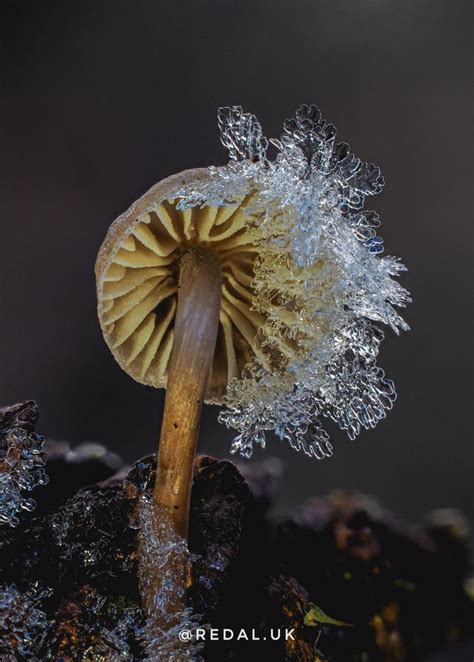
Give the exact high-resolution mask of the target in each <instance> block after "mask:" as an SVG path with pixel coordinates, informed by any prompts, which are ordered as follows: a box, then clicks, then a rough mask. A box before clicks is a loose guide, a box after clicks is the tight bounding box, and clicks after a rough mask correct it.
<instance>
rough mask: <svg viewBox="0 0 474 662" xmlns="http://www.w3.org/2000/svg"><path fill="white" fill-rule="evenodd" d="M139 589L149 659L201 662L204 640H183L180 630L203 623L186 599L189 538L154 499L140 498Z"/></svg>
mask: <svg viewBox="0 0 474 662" xmlns="http://www.w3.org/2000/svg"><path fill="white" fill-rule="evenodd" d="M139 523H140V528H139V540H140V568H139V577H140V591H141V594H142V596H144V601H145V611H146V613H147V618H146V623H145V626H144V627H143V629H142V632H141V637H140V638H141V640H142V643H143V646H144V648H145V650H146V652H147V657H146V660H148V661H149V662H153V661H154V660H157V661H158V660H169V661H170V662H172V661H174V662H184V661H185V660H188V661H189V662H191V661H192V662H198V661H199V660H201V659H202V658H201V657H200V655H199V651H200V650H201V648H202V646H203V644H202V643H201V642H200V641H195V640H194V639H192V638H191V639H190V640H189V641H187V640H186V641H181V638H180V637H179V636H178V635H179V633H180V632H182V631H186V632H190V633H193V632H194V631H195V629H196V627H201V628H202V627H203V626H202V625H201V624H200V623H199V620H198V617H197V616H194V615H193V613H192V609H191V608H186V609H182V607H181V605H182V604H183V603H185V602H186V596H185V588H184V582H183V572H184V573H185V572H186V569H185V566H186V564H187V562H188V550H187V545H186V541H185V540H184V539H183V538H181V537H180V536H178V535H177V534H176V533H175V532H174V529H173V527H172V526H171V525H170V523H169V522H168V520H167V519H166V517H165V515H164V513H162V512H160V511H159V510H158V507H157V505H156V504H155V502H154V501H153V499H152V498H151V497H150V496H148V495H142V496H141V497H140V499H139Z"/></svg>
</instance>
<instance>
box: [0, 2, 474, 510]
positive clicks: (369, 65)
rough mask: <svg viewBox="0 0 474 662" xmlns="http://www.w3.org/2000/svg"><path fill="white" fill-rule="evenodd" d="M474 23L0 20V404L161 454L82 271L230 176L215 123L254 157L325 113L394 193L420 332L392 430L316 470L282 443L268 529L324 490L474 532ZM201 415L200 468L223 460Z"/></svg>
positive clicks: (289, 9)
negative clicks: (151, 192) (179, 197)
mask: <svg viewBox="0 0 474 662" xmlns="http://www.w3.org/2000/svg"><path fill="white" fill-rule="evenodd" d="M471 6H472V5H471V3H469V2H467V1H465V2H462V1H461V2H459V1H456V0H449V1H448V0H445V1H443V2H441V1H439V0H397V1H396V2H390V1H389V0H345V1H342V0H326V1H324V2H322V1H318V0H287V1H286V2H285V1H283V0H252V1H247V0H240V1H232V0H179V1H175V2H168V3H165V2H159V1H154V0H134V1H133V2H122V1H117V0H108V1H107V2H104V1H103V0H87V1H79V0H76V2H51V1H44V0H43V1H41V2H40V1H36V2H9V1H5V0H3V1H2V2H0V7H1V14H2V16H1V17H0V24H1V27H0V38H1V43H0V48H1V50H0V67H1V94H2V103H1V108H0V113H1V144H0V152H1V156H0V163H1V169H2V172H1V178H0V190H1V194H0V201H1V202H0V206H1V217H0V218H1V230H2V231H1V262H0V279H1V280H0V311H1V312H0V315H1V321H0V324H1V326H0V329H1V333H0V401H2V402H4V403H12V402H14V401H17V400H21V399H25V398H35V399H37V400H38V402H39V404H40V409H41V420H40V430H41V431H42V432H44V433H46V434H47V435H49V436H52V437H55V438H64V439H68V440H70V441H71V442H73V443H77V442H79V441H83V440H97V441H102V442H105V443H107V444H109V445H110V446H111V447H112V448H113V449H115V450H117V451H118V452H120V453H121V454H122V455H123V456H124V457H125V458H126V459H127V460H128V461H132V460H134V459H136V458H138V457H140V456H141V455H142V454H144V453H147V452H150V451H152V450H154V448H155V445H156V441H157V438H158V430H159V421H160V416H161V408H162V394H161V393H158V392H154V391H153V390H152V389H148V388H145V387H143V386H141V385H139V384H137V383H135V382H133V381H132V380H131V379H130V378H129V377H128V376H127V375H126V374H125V373H123V372H122V371H121V370H120V368H119V367H118V365H116V363H115V362H114V360H113V358H112V356H111V354H110V353H109V351H108V349H107V347H106V345H105V344H104V342H103V340H102V337H101V333H100V330H99V325H98V322H97V319H96V313H95V291H94V273H93V266H94V260H95V256H96V253H97V250H98V248H99V245H100V243H101V241H102V239H103V237H104V235H105V232H106V229H107V227H108V225H109V224H110V223H111V222H112V220H113V219H114V218H115V217H116V216H117V215H118V214H119V213H121V212H122V211H123V210H125V209H126V208H127V207H128V206H129V205H130V204H131V203H132V202H133V201H134V200H135V199H136V198H137V197H138V196H139V195H141V194H142V193H143V192H144V191H145V190H146V189H147V188H148V187H149V186H151V185H152V184H153V183H155V182H156V181H157V180H159V179H161V178H163V177H165V176H167V175H170V174H172V173H175V172H178V171H180V170H182V169H185V168H188V167H193V166H205V165H209V164H211V163H216V164H220V163H223V162H224V161H225V158H226V156H225V153H224V151H223V150H222V149H221V148H220V145H219V139H218V133H217V128H216V120H215V115H216V108H217V106H218V105H229V104H242V105H243V106H244V107H245V108H246V109H247V110H250V111H252V112H254V113H256V115H257V116H258V117H259V119H260V120H261V122H262V123H263V126H264V130H265V131H266V133H267V135H272V136H275V135H278V134H279V131H280V127H281V124H282V122H283V119H284V118H285V117H287V116H289V115H291V113H292V112H293V110H294V108H295V107H296V106H297V105H299V104H301V103H305V102H306V103H317V104H318V105H319V106H320V107H321V109H322V111H323V113H324V115H325V116H326V117H327V118H328V119H329V120H331V121H333V122H334V123H335V124H336V126H337V127H338V129H339V136H340V138H341V139H343V140H347V141H348V142H350V144H351V146H352V148H353V150H354V151H355V153H356V154H357V155H359V156H361V157H362V158H363V159H365V160H368V161H375V162H377V163H378V164H379V165H380V166H381V167H382V171H383V173H384V175H385V178H386V181H387V186H386V189H385V192H384V193H383V194H382V195H381V196H379V197H378V198H376V199H374V201H373V203H374V207H375V208H376V209H377V210H378V211H379V212H380V214H381V216H382V221H383V231H382V234H383V236H384V238H385V245H386V248H387V252H388V253H390V254H395V255H400V256H401V257H402V258H403V260H404V262H405V263H406V264H407V265H408V267H409V272H408V274H407V275H406V276H404V277H403V284H404V285H406V286H407V287H408V288H409V289H410V290H411V291H412V292H413V295H414V299H415V302H414V303H413V304H412V305H411V306H410V307H409V309H408V310H407V315H406V317H407V319H408V322H409V323H410V325H411V326H412V328H413V330H412V331H411V332H410V333H409V334H404V335H402V337H400V338H395V337H393V336H392V334H391V333H390V332H388V334H387V335H388V338H387V340H386V342H385V346H384V348H383V352H382V357H381V364H382V365H383V366H384V368H385V369H386V371H387V373H388V375H389V376H391V377H393V378H394V379H395V381H396V384H397V388H398V392H399V399H398V402H397V404H396V406H395V409H394V411H393V412H392V413H391V414H390V415H389V417H388V419H387V420H386V421H384V422H382V423H381V424H380V425H379V426H378V428H377V429H376V430H375V431H372V432H364V433H363V434H362V435H361V437H360V439H359V440H358V441H357V442H356V443H350V442H349V441H346V440H345V438H344V436H343V435H342V434H340V433H339V434H335V438H336V455H335V457H334V458H333V459H332V460H330V461H325V462H322V463H317V462H316V461H311V460H309V459H308V458H306V457H305V456H303V455H299V454H297V453H295V452H294V451H292V450H291V449H289V448H286V446H284V445H283V444H282V442H278V441H275V442H274V443H273V444H272V445H271V446H270V447H269V449H268V450H267V451H265V453H264V452H263V451H260V452H257V453H256V454H255V456H254V460H259V459H262V458H265V457H268V456H269V455H270V454H276V455H278V456H279V457H281V458H282V459H283V461H284V465H285V478H284V481H283V486H282V495H281V500H280V508H282V509H285V508H288V507H289V506H291V505H294V504H296V503H297V502H299V501H300V500H302V499H303V498H306V497H308V496H310V495H312V494H315V493H323V492H325V491H327V490H330V489H332V488H334V487H356V488H360V489H361V490H364V491H368V492H370V493H374V494H376V495H378V496H379V497H380V498H382V499H383V501H384V502H385V503H386V504H387V505H388V506H389V507H391V508H392V509H394V510H395V511H397V512H398V513H400V514H401V515H404V516H406V517H408V518H409V519H412V520H415V519H417V518H418V517H420V516H421V515H422V514H423V513H424V512H426V511H427V510H429V509H431V508H434V507H439V506H454V507H460V508H462V509H464V510H465V511H467V512H468V513H469V514H470V516H473V514H474V512H473V508H472V490H471V486H472V471H473V454H472V446H471V438H470V437H471V418H472V400H471V396H472V391H471V385H472V382H471V371H472V361H471V348H472V345H471V334H472V325H471V319H472V308H471V303H470V293H471V284H470V277H471V263H472V253H471V241H472V236H471V218H470V217H471V214H472V188H471V182H472V179H471V177H472V174H473V172H472V165H471V164H472V154H471V152H472V140H471V133H470V123H469V120H470V117H469V116H470V106H471V98H470V78H471V73H472V72H471V68H470V65H469V62H470V59H471V57H472V49H471V46H470V40H471V25H472V16H471V15H470V14H471V13H472V12H471V10H470V7H471ZM216 414H217V410H216V409H215V408H212V407H209V408H207V410H206V412H205V415H204V421H203V425H202V434H201V442H200V450H201V451H207V452H211V453H213V454H216V455H218V456H221V457H228V451H229V440H230V437H231V433H230V432H229V431H227V430H225V429H224V428H222V427H220V426H218V425H217V423H216Z"/></svg>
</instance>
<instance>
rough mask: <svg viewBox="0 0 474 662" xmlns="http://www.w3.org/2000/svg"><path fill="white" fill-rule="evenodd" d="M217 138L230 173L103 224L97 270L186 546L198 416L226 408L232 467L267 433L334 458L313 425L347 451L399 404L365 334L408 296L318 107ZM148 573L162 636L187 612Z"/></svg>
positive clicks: (172, 562)
mask: <svg viewBox="0 0 474 662" xmlns="http://www.w3.org/2000/svg"><path fill="white" fill-rule="evenodd" d="M218 123H219V127H220V130H221V141H222V143H223V144H224V146H225V147H227V149H228V151H229V155H230V162H229V163H228V164H227V165H226V166H223V167H221V168H208V169H197V170H188V171H186V172H184V173H181V174H179V175H175V176H173V177H169V178H168V179H165V180H163V181H162V182H160V183H158V184H157V185H156V186H154V187H153V188H152V189H150V191H148V193H146V194H145V195H144V196H143V197H141V198H140V199H139V200H138V201H137V202H136V203H135V204H133V205H132V207H131V208H130V209H129V210H128V211H127V212H125V214H123V215H122V216H120V217H119V218H118V219H117V220H116V221H115V222H114V223H113V225H112V226H111V228H110V230H109V232H108V233H107V236H106V239H105V241H104V243H103V246H102V248H101V250H100V252H99V255H98V258H97V264H96V274H97V297H98V313H99V319H100V324H101V327H102V330H103V333H104V337H105V340H106V342H107V344H108V345H109V347H110V349H111V351H112V353H113V355H114V356H115V358H116V359H117V361H118V363H119V364H120V365H121V366H122V368H123V369H124V370H125V371H126V372H128V373H129V374H130V375H131V376H132V377H133V378H134V379H136V380H137V381H139V382H141V383H143V384H148V385H151V386H154V387H166V389H167V392H166V398H165V407H164V414H163V421H162V428H161V437H160V443H159V449H158V458H157V470H156V481H155V486H154V492H153V496H154V507H155V511H154V512H155V517H154V518H152V519H154V521H155V520H156V521H155V523H160V522H162V520H160V518H163V519H166V525H167V526H168V529H167V530H168V532H170V535H169V536H168V538H169V540H168V543H169V541H170V540H175V541H176V540H180V541H181V542H182V543H183V544H184V545H185V542H184V541H185V539H186V537H187V530H188V513H189V502H190V493H191V484H192V477H193V464H194V457H195V453H196V442H197V436H198V429H199V420H200V416H201V409H202V405H203V402H204V401H206V402H211V403H217V404H219V403H221V402H222V400H223V398H224V396H225V404H226V405H227V410H226V411H224V412H221V414H220V420H221V421H223V422H225V423H226V424H227V425H229V426H231V427H233V428H234V429H236V430H237V431H238V435H237V436H236V438H235V439H234V444H233V451H239V452H240V453H241V454H242V455H244V456H245V457H249V456H250V455H251V453H252V450H253V445H254V444H255V443H258V444H260V445H264V444H265V435H266V433H267V432H268V431H274V433H275V434H276V436H277V437H279V438H280V439H287V440H288V441H289V442H290V444H291V446H293V447H294V448H296V449H297V450H303V451H304V452H305V453H307V455H309V456H312V457H315V458H317V459H322V458H323V457H329V456H330V455H331V454H332V447H331V444H330V442H329V436H328V434H327V432H326V431H325V430H324V428H323V427H322V425H321V420H320V419H321V417H326V418H330V419H332V420H333V421H334V422H336V423H337V424H338V425H339V426H340V427H341V429H343V430H345V431H346V432H347V434H348V436H349V437H350V438H351V439H353V438H355V437H356V436H357V435H358V434H359V432H360V431H361V429H362V428H366V429H368V428H372V427H374V426H375V425H376V424H377V422H378V421H380V420H381V419H383V418H384V417H385V412H386V411H387V410H390V409H391V407H392V405H393V402H394V400H395V396H396V393H395V390H394V386H393V383H392V382H391V380H389V379H386V378H385V375H384V372H383V370H381V368H379V367H378V366H377V364H376V359H377V355H378V352H379V345H380V342H381V340H382V338H383V334H382V333H381V332H380V330H379V328H378V324H379V323H383V324H386V325H388V326H390V327H391V328H392V329H394V330H395V331H397V332H398V329H408V325H407V324H406V322H405V321H404V320H403V319H402V318H401V316H400V315H399V314H398V312H397V311H396V310H395V308H396V307H399V306H405V305H406V304H407V303H408V302H409V301H410V297H409V294H408V292H407V291H406V290H405V289H404V288H403V287H401V286H400V285H399V284H398V283H397V282H396V281H394V279H393V277H394V276H397V275H398V274H399V273H400V272H401V271H403V270H404V269H405V267H404V266H403V265H402V264H401V263H400V262H399V261H398V260H397V259H395V258H391V257H381V256H380V253H381V252H382V251H383V244H382V240H381V238H380V237H379V236H378V235H377V234H376V228H377V227H378V216H377V215H376V214H375V213H374V212H370V211H362V208H363V205H364V201H365V198H366V197H368V196H372V195H375V194H377V193H379V192H380V191H381V190H382V188H383V177H382V175H381V172H380V169H379V168H378V167H377V166H375V165H374V164H370V163H364V162H363V161H361V160H360V159H358V158H357V157H355V156H354V155H353V154H352V153H351V152H350V150H349V147H348V145H346V144H345V143H336V131H335V128H334V127H333V126H332V125H331V124H329V123H327V122H326V121H325V120H324V119H323V118H322V116H321V113H320V111H319V110H318V109H317V107H316V106H312V105H311V106H306V105H303V106H301V107H300V108H298V109H297V111H296V114H295V117H293V118H291V119H290V120H287V121H286V122H285V123H284V127H283V133H282V135H281V137H280V139H279V140H275V139H272V140H271V141H268V140H267V139H266V138H265V136H264V135H263V132H262V128H261V126H260V124H259V122H258V121H257V119H256V118H255V116H253V115H251V114H248V113H243V111H242V108H241V107H239V106H234V107H231V108H221V109H219V112H218ZM269 142H271V143H272V144H273V146H274V147H275V148H276V149H277V156H276V158H275V159H274V160H271V159H270V158H269V156H268V151H267V148H268V145H269ZM148 519H150V518H148ZM145 520H146V518H145ZM146 521H148V520H146ZM142 528H143V529H144V530H145V529H146V527H145V526H143V527H142ZM157 530H158V529H157ZM156 537H157V536H155V538H156ZM171 547H173V548H174V549H176V550H178V549H179V548H180V547H179V544H178V543H177V542H174V543H173V545H171V546H170V544H168V545H167V546H164V548H165V550H168V549H170V548H171ZM142 549H145V545H144V544H142ZM153 549H154V548H153ZM146 558H148V557H147V556H146V555H144V556H143V559H145V561H144V562H143V563H142V564H141V572H142V580H141V582H142V583H143V586H144V589H145V590H144V591H143V592H144V594H145V595H146V596H147V598H146V604H148V605H149V606H150V608H149V609H148V611H149V612H153V609H154V606H156V604H157V599H156V596H157V595H160V598H159V600H158V602H159V603H160V605H161V608H162V614H161V615H159V616H158V621H159V624H160V623H161V621H162V620H164V622H165V629H166V628H167V627H168V625H169V624H170V623H171V621H170V620H169V617H172V616H173V614H174V615H175V616H176V614H177V612H178V611H179V609H180V608H181V607H182V605H183V603H184V601H183V599H182V596H183V595H184V584H185V575H186V560H185V559H184V558H183V554H181V553H180V552H177V553H176V554H175V555H174V557H173V558H169V559H168V558H167V560H166V562H163V563H161V562H160V564H159V565H158V566H157V567H156V568H155V570H154V571H151V570H150V565H149V564H147V562H146ZM167 573H168V574H167ZM168 576H169V578H170V579H169V580H168ZM173 583H174V586H175V588H176V591H175V592H174V598H173V599H171V600H170V599H169V596H171V593H172V591H170V590H169V587H170V586H172V585H173ZM162 589H163V590H162ZM160 591H161V593H160ZM163 594H165V599H162V598H163ZM166 596H168V597H166ZM171 597H173V596H171ZM166 600H168V602H166ZM173 600H174V601H173ZM166 605H167V606H166ZM166 623H167V624H168V625H166ZM174 623H175V624H176V621H175V620H174ZM160 628H161V625H160ZM162 631H163V630H162Z"/></svg>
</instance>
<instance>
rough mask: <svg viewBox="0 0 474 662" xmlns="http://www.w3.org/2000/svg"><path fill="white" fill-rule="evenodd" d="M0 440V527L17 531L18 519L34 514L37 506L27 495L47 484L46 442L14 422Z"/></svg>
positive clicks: (19, 423) (2, 432)
mask: <svg viewBox="0 0 474 662" xmlns="http://www.w3.org/2000/svg"><path fill="white" fill-rule="evenodd" d="M0 436H1V438H2V443H1V447H0V525H1V524H8V525H9V526H12V527H16V526H18V524H19V522H20V520H19V518H18V515H19V514H20V513H21V512H22V511H25V510H26V511H32V510H34V508H35V505H36V504H35V501H34V499H32V498H30V497H29V496H27V495H26V494H25V493H28V492H31V491H32V490H33V489H34V488H35V487H37V486H39V485H46V484H47V482H48V476H47V475H46V472H45V470H44V465H45V461H46V460H45V454H44V452H43V443H44V438H43V437H42V436H41V435H38V434H36V433H34V432H32V433H30V434H28V432H27V430H25V429H24V427H22V425H21V422H20V421H17V420H15V419H14V420H13V424H12V425H11V427H9V428H8V429H4V430H1V429H0Z"/></svg>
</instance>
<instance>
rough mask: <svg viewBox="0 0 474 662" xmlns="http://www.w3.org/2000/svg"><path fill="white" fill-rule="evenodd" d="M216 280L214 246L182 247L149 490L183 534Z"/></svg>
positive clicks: (214, 326) (210, 354)
mask: <svg viewBox="0 0 474 662" xmlns="http://www.w3.org/2000/svg"><path fill="white" fill-rule="evenodd" d="M221 281H222V276H221V267H220V263H219V261H218V258H217V256H216V255H215V253H214V252H212V251H210V250H208V249H206V248H202V247H196V248H192V249H190V250H189V251H188V252H186V253H184V255H183V257H182V258H181V260H180V273H179V292H178V308H177V312H176V318H175V325H174V340H173V350H172V353H171V358H170V363H169V368H168V383H167V390H166V398H165V408H164V414H163V422H162V426H161V436H160V445H159V449H158V459H157V469H156V482H155V487H154V492H153V495H154V499H155V501H156V503H157V504H158V505H159V506H160V507H164V508H165V510H166V511H167V512H168V513H169V517H170V519H171V522H172V524H173V527H174V529H175V531H176V533H177V534H178V535H180V536H181V537H183V538H186V537H187V534H188V520H189V504H190V497H191V486H192V478H193V468H194V458H195V455H196V444H197V437H198V433H199V423H200V419H201V410H202V404H203V402H204V397H205V395H206V389H207V384H208V381H209V376H210V373H211V368H212V362H213V358H214V350H215V346H216V339H217V330H218V326H219V312H220V305H221V285H222V283H221Z"/></svg>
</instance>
